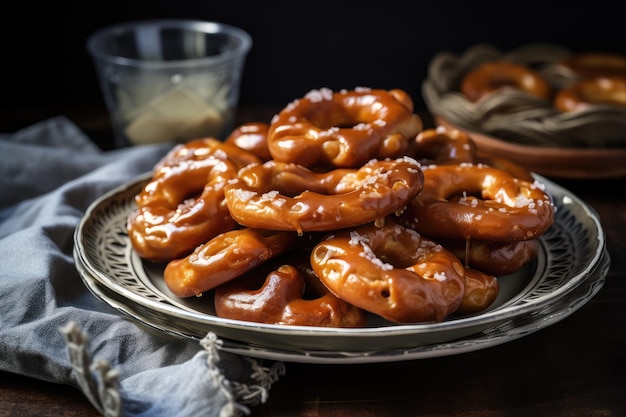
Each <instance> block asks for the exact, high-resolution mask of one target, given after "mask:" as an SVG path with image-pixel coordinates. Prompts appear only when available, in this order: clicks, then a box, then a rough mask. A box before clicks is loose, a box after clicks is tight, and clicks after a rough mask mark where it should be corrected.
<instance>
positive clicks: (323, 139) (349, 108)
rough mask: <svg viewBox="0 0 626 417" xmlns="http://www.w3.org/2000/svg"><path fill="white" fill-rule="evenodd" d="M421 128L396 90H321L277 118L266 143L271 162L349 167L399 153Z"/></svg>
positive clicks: (409, 101) (405, 96) (407, 99)
mask: <svg viewBox="0 0 626 417" xmlns="http://www.w3.org/2000/svg"><path fill="white" fill-rule="evenodd" d="M421 129H422V121H421V119H420V118H419V117H418V116H417V115H416V114H414V113H413V101H412V99H411V98H410V96H409V95H408V94H407V93H406V92H404V91H402V90H398V89H394V90H390V91H387V90H372V89H369V88H358V89H355V90H351V91H346V90H342V91H339V92H333V91H331V90H329V89H321V90H313V91H311V92H309V93H308V94H306V95H305V96H304V97H302V98H300V99H297V100H295V101H293V102H292V103H290V104H289V105H287V106H286V107H285V108H284V109H283V110H282V111H281V112H280V113H279V114H277V115H276V116H275V117H274V118H273V120H272V122H271V124H270V128H269V132H268V137H267V141H268V147H269V151H270V154H271V155H272V157H273V159H274V160H276V161H280V162H294V163H298V164H300V165H304V166H307V167H315V166H320V165H330V166H334V167H343V168H355V167H359V166H361V165H363V164H364V163H366V162H367V161H369V160H370V159H374V158H376V159H384V158H395V157H398V156H400V155H402V154H404V151H406V149H407V147H408V142H409V140H411V139H413V138H414V137H415V135H416V134H417V133H418V132H419V131H420V130H421Z"/></svg>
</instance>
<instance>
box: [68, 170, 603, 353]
mask: <svg viewBox="0 0 626 417" xmlns="http://www.w3.org/2000/svg"><path fill="white" fill-rule="evenodd" d="M149 177H150V174H149V173H146V174H144V175H142V176H140V177H138V178H136V179H134V180H132V181H131V182H129V183H127V184H124V185H121V186H119V187H117V188H115V189H113V190H111V191H110V192H108V193H106V194H104V195H103V196H101V197H100V198H98V199H97V200H96V201H94V202H93V203H92V204H91V205H90V207H89V208H88V209H87V211H86V213H85V215H84V217H83V219H81V221H80V223H79V225H78V226H77V228H76V230H75V234H74V240H75V251H74V256H75V259H76V262H77V264H80V266H81V268H80V272H81V277H82V278H83V280H85V279H90V278H91V279H95V280H96V281H97V282H98V283H99V284H101V285H103V286H104V287H107V288H108V289H110V290H112V291H113V292H115V293H117V294H119V295H120V296H121V297H124V298H126V299H128V300H130V301H132V302H134V303H137V304H140V305H142V306H143V307H145V308H148V309H153V310H155V311H158V312H159V313H161V314H165V315H169V316H171V317H175V318H176V319H181V320H185V321H188V322H190V323H193V324H194V325H197V324H200V325H202V326H206V330H211V329H212V330H214V331H215V332H216V333H217V334H218V335H219V336H221V334H220V331H224V330H226V329H228V331H229V332H230V331H235V332H241V331H243V332H246V333H247V332H252V333H254V334H255V335H256V334H259V333H265V334H270V335H271V336H295V337H298V338H304V339H305V340H306V339H308V338H310V337H320V336H323V337H332V338H335V339H336V340H345V339H346V338H347V339H352V338H358V340H359V341H364V340H367V339H368V338H372V339H380V338H383V337H389V336H393V337H395V338H397V337H400V336H409V335H410V336H416V335H428V336H431V337H432V335H433V334H444V336H448V333H450V335H449V337H455V336H458V335H457V334H454V332H455V331H456V332H459V331H461V332H469V331H472V330H476V331H480V330H484V329H485V328H488V327H493V326H495V325H497V324H499V323H502V322H504V321H508V320H511V319H513V318H515V317H519V316H521V315H523V314H529V313H532V312H533V311H536V310H538V309H540V308H543V307H544V306H546V305H548V304H550V303H554V302H555V301H557V300H558V299H559V298H562V297H565V296H566V295H567V294H568V293H569V292H571V291H572V290H574V289H575V288H576V287H577V286H579V285H580V284H581V283H582V282H584V280H585V279H587V278H588V277H589V276H591V275H592V274H593V273H594V272H595V270H596V269H597V267H598V264H599V262H600V261H601V259H602V256H603V251H604V248H605V235H604V231H603V229H602V227H601V225H600V220H599V218H598V216H597V214H596V213H595V212H594V211H593V209H592V208H591V207H590V206H588V205H587V204H586V203H584V202H583V201H582V200H580V199H579V198H578V197H576V196H575V195H573V194H572V193H570V192H568V191H567V190H565V189H563V188H561V187H560V186H558V185H556V184H554V183H552V182H551V181H549V180H547V179H545V178H543V177H541V176H537V179H538V181H540V182H542V183H544V184H545V185H546V189H547V190H548V192H549V193H550V194H551V195H552V196H553V198H555V204H556V207H557V214H556V221H555V225H556V226H554V227H553V229H554V232H553V233H552V232H551V231H550V230H549V231H548V232H546V234H544V236H542V238H541V241H542V246H543V247H547V248H548V249H549V248H550V245H551V243H550V239H553V238H557V239H563V237H568V238H571V236H569V235H568V236H560V235H557V234H556V233H557V231H560V233H565V227H566V225H565V224H561V222H564V223H571V222H574V224H573V226H576V227H577V230H576V231H575V232H576V233H581V234H582V235H586V236H587V238H588V241H587V242H586V244H587V245H588V246H589V248H587V250H585V251H583V250H582V249H583V248H578V249H579V251H578V252H580V253H579V255H583V256H589V258H588V259H585V260H584V261H583V260H578V259H577V260H576V262H577V264H576V274H575V275H574V276H568V275H567V273H569V272H571V271H572V270H559V269H558V267H559V265H556V267H557V269H556V270H554V271H552V272H556V273H557V274H556V275H557V277H556V278H555V279H556V280H559V281H558V282H557V284H556V288H554V287H548V288H547V289H546V291H547V293H546V294H542V293H541V291H542V288H539V287H540V286H541V284H543V282H539V283H537V285H536V286H535V287H534V288H532V290H536V291H539V292H540V295H539V297H537V298H531V299H529V300H524V297H526V296H527V294H524V295H523V296H522V298H521V299H520V300H521V301H519V300H518V302H521V304H520V303H518V304H515V303H513V304H512V305H508V306H505V307H503V308H501V309H496V310H492V311H488V312H486V313H483V314H478V315H474V316H469V317H465V318H458V319H453V320H449V321H444V322H441V323H435V324H428V323H427V324H400V325H396V324H393V325H390V326H384V327H369V328H359V329H335V328H319V327H314V328H311V327H303V326H284V325H270V324H261V323H250V322H241V321H236V320H229V319H222V318H219V317H215V316H210V315H207V314H204V313H194V312H193V311H186V310H183V309H181V308H179V307H177V306H175V305H173V304H172V303H171V302H169V301H168V300H167V299H163V297H162V296H161V295H159V294H155V293H154V291H152V290H150V289H148V288H145V285H143V283H141V282H140V280H139V278H138V277H137V276H136V275H134V274H133V273H132V272H131V271H125V270H124V268H125V267H128V265H130V262H131V261H130V256H131V252H132V251H131V250H130V249H129V245H130V243H129V240H128V236H127V235H126V234H125V230H126V229H125V219H126V218H127V216H128V214H129V213H130V210H131V209H132V207H133V206H132V204H134V195H135V194H136V192H137V190H138V189H140V188H141V187H142V186H143V184H145V182H146V181H148V179H149ZM569 206H571V207H575V208H577V210H582V215H584V218H580V219H578V218H576V216H575V214H574V213H572V211H571V210H568V207H569ZM103 213H106V214H107V215H112V214H110V213H113V215H115V216H116V217H113V219H111V218H107V217H106V216H105V215H104V214H103ZM582 220H586V221H587V222H588V223H589V225H588V226H587V227H588V228H590V229H587V228H585V227H584V226H583V225H581V224H580V222H581V221H582ZM122 221H123V224H120V223H121V222H122ZM576 221H578V223H576ZM116 222H117V223H116ZM553 229H551V230H553ZM96 232H97V233H96ZM571 233H574V232H573V231H572V232H571ZM552 235H555V236H552ZM589 235H591V239H589ZM579 238H580V237H579ZM570 240H572V242H573V241H575V240H576V239H570ZM579 240H580V239H579ZM572 242H569V243H568V242H560V243H563V244H565V245H567V244H570V245H574V244H573V243H572ZM98 245H100V246H98ZM572 249H575V247H573V248H572ZM98 250H104V251H108V252H107V256H109V255H111V253H112V256H113V257H114V258H115V259H114V261H113V267H114V268H113V269H112V270H108V271H107V270H106V269H107V268H109V269H110V268H111V266H112V265H108V264H107V263H106V262H107V260H105V259H103V257H101V256H100V253H99V252H98ZM546 250H547V249H546ZM569 255H573V254H566V256H565V259H560V262H561V263H562V264H563V265H560V267H561V268H564V267H565V266H564V265H566V263H568V262H571V260H570V259H569V258H567V256H569ZM552 258H554V256H552ZM552 258H550V259H549V260H550V262H551V263H553V264H558V263H559V259H552ZM560 258H563V256H562V255H561V256H560ZM104 267H106V268H104ZM550 267H552V268H555V265H548V266H546V268H550ZM115 268H117V269H115ZM571 268H573V266H571ZM552 272H551V273H552ZM115 274H118V275H117V276H111V275H115ZM559 274H561V275H563V276H561V277H559V276H558V275H559ZM542 278H544V280H545V279H547V278H546V277H543V276H542ZM563 282H565V284H563ZM229 336H230V335H229ZM244 336H245V335H244ZM244 341H245V340H244Z"/></svg>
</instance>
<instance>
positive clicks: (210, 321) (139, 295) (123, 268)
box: [74, 174, 610, 363]
mask: <svg viewBox="0 0 626 417" xmlns="http://www.w3.org/2000/svg"><path fill="white" fill-rule="evenodd" d="M149 178H150V175H149V174H145V175H144V176H142V177H140V178H137V179H136V180H134V181H132V182H131V183H129V184H126V185H124V186H122V187H119V188H116V189H114V190H112V191H111V192H109V193H107V194H106V195H103V196H102V197H101V198H99V199H98V200H97V201H95V202H94V203H93V204H92V205H91V206H90V207H89V209H88V210H87V212H86V213H85V216H84V217H83V219H82V220H81V222H80V224H79V225H78V227H77V228H76V231H75V236H74V240H75V246H74V258H75V260H76V266H77V268H78V271H79V273H80V275H81V277H82V279H83V281H84V283H85V285H86V286H87V287H88V288H89V290H90V291H91V292H92V293H93V294H94V295H95V296H96V297H98V298H100V299H102V300H103V301H104V302H106V303H107V304H108V305H109V306H111V307H113V308H114V309H116V310H117V311H119V312H120V313H122V314H123V315H126V316H128V317H130V318H131V319H132V320H135V321H136V322H137V323H138V324H140V325H143V326H147V327H148V328H150V329H151V330H155V331H158V332H161V333H163V334H167V335H173V336H176V337H184V338H191V339H201V338H203V337H204V336H205V335H206V334H207V333H209V332H212V333H214V334H216V335H217V336H218V337H219V338H220V339H222V341H223V342H224V343H223V350H225V351H229V352H235V353H239V354H243V355H247V356H253V357H257V358H264V359H273V360H282V361H288V362H308V363H368V362H389V361H402V360H412V359H419V358H427V357H434V356H444V355H452V354H457V353H462V352H468V351H473V350H477V349H482V348H486V347H489V346H495V345H498V344H501V343H504V342H507V341H511V340H515V339H517V338H520V337H523V336H525V335H527V334H530V333H533V332H535V331H537V330H539V329H542V328H545V327H546V326H549V325H552V324H554V323H556V322H558V321H560V320H562V319H564V318H566V317H568V316H569V315H570V314H572V313H573V312H574V311H576V310H577V309H578V308H580V307H581V306H582V305H584V304H585V303H586V302H587V301H589V300H590V299H591V298H592V297H593V296H594V295H595V294H596V293H597V292H598V291H599V290H600V288H601V287H602V285H603V284H604V281H605V278H606V274H607V272H608V268H609V263H610V260H609V256H608V253H607V251H606V247H605V235H604V231H603V230H602V227H601V225H600V220H599V218H598V216H597V214H596V213H595V212H594V211H593V210H592V209H591V208H590V207H589V206H588V205H587V204H586V203H584V202H583V201H581V200H580V199H579V198H578V197H576V196H575V195H573V194H572V193H570V192H569V191H567V190H565V189H563V188H561V187H559V186H558V185H556V184H554V183H552V182H550V181H549V180H547V179H546V178H543V177H540V176H537V179H538V180H539V181H541V182H543V183H544V184H545V185H546V191H547V192H548V193H549V194H550V195H551V196H552V198H553V200H554V204H555V206H556V217H555V222H554V225H553V226H552V227H551V229H549V231H547V232H546V233H545V234H544V235H543V236H542V237H541V238H540V242H541V245H540V247H541V248H540V251H539V254H538V257H537V259H536V260H535V261H534V262H532V263H531V264H530V265H528V266H527V267H525V268H524V269H523V270H521V271H518V272H517V273H515V274H513V275H508V276H504V277H500V278H499V281H500V293H499V295H498V299H497V300H496V301H495V303H494V304H493V305H492V306H491V307H490V308H489V309H488V310H487V311H484V312H482V313H480V314H475V315H468V316H461V315H453V316H450V317H449V318H448V319H446V320H445V321H443V322H441V323H419V324H396V323H391V322H387V321H385V320H383V319H381V318H379V317H376V316H373V315H372V316H371V317H370V320H369V323H368V326H367V327H365V328H359V329H343V328H320V327H300V326H283V325H269V324H260V323H251V322H244V321H237V320H228V319H223V318H219V317H217V316H216V315H215V311H214V308H213V301H212V293H211V292H209V293H207V294H205V295H203V296H202V297H193V298H190V299H187V298H180V297H177V296H175V295H173V294H172V293H171V292H170V291H169V290H168V289H167V287H166V286H165V284H164V282H163V276H162V272H163V269H164V267H165V265H164V264H158V263H151V262H145V261H143V260H142V259H140V258H139V257H138V256H137V254H136V253H135V252H134V251H133V248H132V246H131V244H130V241H129V239H128V235H127V233H126V220H127V218H128V215H129V214H130V212H131V211H132V210H134V209H135V203H134V197H135V195H136V194H137V193H138V192H139V191H140V190H141V189H142V188H143V186H144V185H145V184H146V183H147V181H148V180H149Z"/></svg>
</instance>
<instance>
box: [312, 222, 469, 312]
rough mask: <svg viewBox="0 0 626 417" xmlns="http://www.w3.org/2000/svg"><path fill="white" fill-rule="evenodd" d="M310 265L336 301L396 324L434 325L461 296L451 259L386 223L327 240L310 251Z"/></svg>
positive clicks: (460, 272) (460, 274)
mask: <svg viewBox="0 0 626 417" xmlns="http://www.w3.org/2000/svg"><path fill="white" fill-rule="evenodd" d="M311 266H312V268H313V270H314V271H315V273H316V274H317V276H318V277H319V278H320V280H321V281H322V282H323V283H324V285H326V287H328V289H329V290H330V291H331V292H332V293H334V294H335V295H337V296H338V297H339V298H341V299H343V300H345V301H347V302H349V303H350V304H353V305H355V306H357V307H360V308H362V309H364V310H367V311H369V312H371V313H374V314H378V315H379V316H381V317H383V318H385V319H387V320H390V321H393V322H397V323H415V322H440V321H442V320H443V319H445V318H446V317H447V316H448V315H450V314H452V313H454V312H455V311H456V310H457V309H458V307H459V305H460V304H461V302H462V299H463V296H464V292H465V279H464V274H465V271H464V267H463V265H462V264H461V262H460V261H459V259H458V258H457V257H456V256H454V255H453V254H452V253H451V252H449V251H448V250H446V249H445V248H443V247H442V246H441V245H439V244H438V243H436V242H434V241H432V240H429V239H426V238H424V237H422V236H420V235H419V234H418V233H417V232H415V231H414V230H411V229H407V228H404V227H402V226H400V225H398V224H394V223H392V222H389V221H388V222H386V223H385V225H383V226H382V227H377V226H374V225H372V224H368V225H364V226H361V227H358V228H356V229H354V230H343V231H339V232H337V233H336V234H334V235H331V236H329V237H328V238H327V239H325V240H323V241H321V242H320V243H318V244H317V245H316V246H315V247H314V248H313V251H312V252H311Z"/></svg>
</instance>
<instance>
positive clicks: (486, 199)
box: [402, 164, 554, 241]
mask: <svg viewBox="0 0 626 417" xmlns="http://www.w3.org/2000/svg"><path fill="white" fill-rule="evenodd" d="M422 169H423V172H424V188H423V190H422V192H421V193H420V195H418V196H417V197H416V198H414V199H413V200H412V201H411V202H410V203H409V205H408V206H407V209H406V211H405V212H404V214H403V216H402V219H403V224H405V225H407V226H408V227H411V228H412V229H415V230H416V231H418V232H419V233H422V234H424V235H425V236H428V237H430V238H433V239H439V238H443V239H463V240H467V239H469V240H495V241H512V240H528V239H534V238H536V237H538V236H539V235H541V234H542V233H544V232H545V231H546V230H547V229H548V228H549V227H550V226H551V225H552V223H553V221H554V206H553V204H552V201H551V200H550V196H549V195H548V194H547V193H545V192H544V191H543V187H542V186H541V184H540V183H538V182H528V181H524V180H521V179H518V178H515V177H514V176H513V175H511V174H509V173H508V172H506V171H503V170H500V169H497V168H493V167H489V166H487V165H482V164H458V165H438V166H429V167H422Z"/></svg>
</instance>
